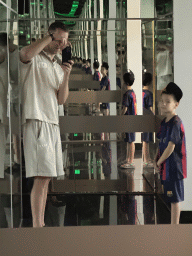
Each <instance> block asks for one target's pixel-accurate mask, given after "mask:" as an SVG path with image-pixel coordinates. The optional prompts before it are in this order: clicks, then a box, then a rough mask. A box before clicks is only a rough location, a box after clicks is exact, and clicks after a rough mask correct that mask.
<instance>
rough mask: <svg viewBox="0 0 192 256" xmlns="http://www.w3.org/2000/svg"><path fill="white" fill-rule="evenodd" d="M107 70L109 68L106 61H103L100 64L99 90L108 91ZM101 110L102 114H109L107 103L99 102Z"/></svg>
mask: <svg viewBox="0 0 192 256" xmlns="http://www.w3.org/2000/svg"><path fill="white" fill-rule="evenodd" d="M108 70H109V65H108V63H107V62H103V64H102V66H101V74H102V79H101V83H100V90H101V91H110V87H111V85H110V80H109V77H108ZM100 108H101V111H102V112H103V115H104V116H108V115H109V108H110V107H109V103H101V104H100Z"/></svg>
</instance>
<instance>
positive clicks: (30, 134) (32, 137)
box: [23, 120, 64, 177]
mask: <svg viewBox="0 0 192 256" xmlns="http://www.w3.org/2000/svg"><path fill="white" fill-rule="evenodd" d="M23 145H24V155H25V166H26V177H34V176H43V177H58V176H62V175H64V169H63V160H62V148H61V137H60V129H59V126H58V125H55V124H50V123H46V122H42V121H39V120H27V122H26V123H25V124H24V125H23Z"/></svg>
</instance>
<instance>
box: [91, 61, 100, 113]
mask: <svg viewBox="0 0 192 256" xmlns="http://www.w3.org/2000/svg"><path fill="white" fill-rule="evenodd" d="M93 68H94V70H95V72H94V75H93V80H95V81H101V74H100V72H99V62H98V61H95V62H94V63H93ZM95 91H99V88H98V89H95ZM93 112H95V113H96V112H100V103H96V105H95V110H94V111H93Z"/></svg>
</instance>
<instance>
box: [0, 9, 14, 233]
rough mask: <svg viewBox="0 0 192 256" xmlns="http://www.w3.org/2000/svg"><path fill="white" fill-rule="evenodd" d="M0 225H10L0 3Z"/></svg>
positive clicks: (4, 23)
mask: <svg viewBox="0 0 192 256" xmlns="http://www.w3.org/2000/svg"><path fill="white" fill-rule="evenodd" d="M0 10H1V17H0V34H1V35H0V130H1V131H0V147H1V149H0V183H1V184H0V227H1V228H6V227H9V228H10V227H12V209H11V204H12V201H11V163H10V157H11V151H10V146H11V145H10V133H9V118H8V117H9V116H10V108H9V100H10V97H9V93H8V92H9V75H8V74H9V72H8V60H9V53H8V49H9V47H8V35H7V29H8V27H7V20H6V19H7V10H6V8H5V7H4V6H3V5H2V4H0Z"/></svg>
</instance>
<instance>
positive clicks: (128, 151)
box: [126, 142, 130, 163]
mask: <svg viewBox="0 0 192 256" xmlns="http://www.w3.org/2000/svg"><path fill="white" fill-rule="evenodd" d="M129 162H130V149H129V143H128V142H127V154H126V163H129Z"/></svg>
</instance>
